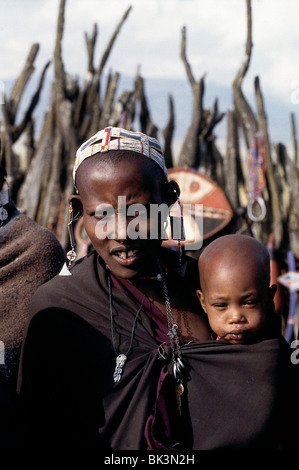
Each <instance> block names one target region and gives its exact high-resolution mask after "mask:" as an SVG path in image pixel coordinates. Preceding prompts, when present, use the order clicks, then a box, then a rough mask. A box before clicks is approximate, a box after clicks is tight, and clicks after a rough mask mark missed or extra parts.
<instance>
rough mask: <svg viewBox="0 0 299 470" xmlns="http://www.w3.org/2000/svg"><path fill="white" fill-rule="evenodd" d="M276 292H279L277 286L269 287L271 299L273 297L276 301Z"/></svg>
mask: <svg viewBox="0 0 299 470" xmlns="http://www.w3.org/2000/svg"><path fill="white" fill-rule="evenodd" d="M276 291H277V285H276V284H272V286H270V287H269V292H270V297H271V299H272V300H274V296H275V294H276Z"/></svg>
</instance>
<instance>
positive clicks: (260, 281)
mask: <svg viewBox="0 0 299 470" xmlns="http://www.w3.org/2000/svg"><path fill="white" fill-rule="evenodd" d="M198 268H199V277H200V287H201V288H200V289H199V290H198V291H197V296H198V298H199V300H200V302H201V305H202V307H203V309H204V311H205V312H206V314H207V315H208V319H209V323H210V326H211V329H212V330H213V332H214V333H215V334H216V336H217V339H222V340H225V341H227V342H228V343H231V344H243V343H252V342H255V341H257V340H258V339H262V338H263V337H264V335H265V334H266V330H267V328H268V325H269V324H271V323H272V322H271V321H270V320H271V319H273V321H274V303H273V299H274V295H275V292H276V285H272V286H270V257H269V253H268V250H267V248H266V247H264V246H263V245H262V244H261V243H260V242H258V241H257V240H255V239H254V238H252V237H248V236H246V235H226V236H223V237H220V238H218V239H216V240H215V241H213V242H212V243H210V244H209V245H208V246H207V247H206V248H205V249H204V251H203V252H202V254H201V256H200V257H199V260H198Z"/></svg>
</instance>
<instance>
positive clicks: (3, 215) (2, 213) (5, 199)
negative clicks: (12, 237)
mask: <svg viewBox="0 0 299 470" xmlns="http://www.w3.org/2000/svg"><path fill="white" fill-rule="evenodd" d="M4 183H6V189H2V191H0V227H1V225H2V224H3V222H4V220H6V219H7V218H8V212H7V210H6V209H5V208H4V206H5V205H6V204H8V203H9V187H8V183H7V178H6V176H5V177H4Z"/></svg>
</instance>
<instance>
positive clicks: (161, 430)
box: [19, 250, 293, 450]
mask: <svg viewBox="0 0 299 470" xmlns="http://www.w3.org/2000/svg"><path fill="white" fill-rule="evenodd" d="M167 251H168V252H169V253H171V252H170V250H167ZM161 256H162V254H161ZM171 256H172V255H171ZM162 259H163V261H164V262H165V263H166V265H167V266H168V269H171V267H170V261H171V259H168V260H166V258H165V257H164V258H163V257H162ZM193 262H194V263H195V260H191V259H190V260H189V263H193ZM71 271H72V276H66V277H59V276H57V277H55V278H54V279H52V280H51V281H49V282H48V283H46V284H44V285H43V286H41V287H40V288H39V289H38V290H37V292H36V293H35V295H34V297H33V299H32V303H31V315H32V319H31V321H30V324H29V327H28V331H27V336H26V340H25V343H24V349H23V361H22V374H23V377H21V378H20V384H19V390H20V396H21V400H22V403H23V405H24V406H25V412H26V414H27V416H28V420H27V425H28V436H29V437H30V438H29V440H30V444H31V445H33V446H39V447H42V446H43V445H44V446H49V445H53V446H55V447H56V448H59V446H61V447H67V446H70V447H72V446H76V447H85V448H88V447H91V448H94V447H98V448H108V449H114V450H142V449H168V450H171V449H177V450H180V449H183V450H190V449H192V450H214V449H240V448H241V449H276V448H277V447H278V446H279V445H280V444H279V442H280V440H281V435H282V434H283V435H285V436H286V432H287V431H288V423H287V422H286V421H287V419H288V418H292V416H291V415H290V413H289V411H288V406H289V405H290V403H291V392H292V390H293V389H291V388H290V385H289V382H288V381H287V378H286V377H287V375H288V371H287V369H288V365H289V364H290V360H289V356H288V348H287V345H286V343H285V342H283V340H281V339H280V338H272V339H271V338H270V339H267V340H265V341H261V342H259V343H258V344H254V345H230V344H227V343H224V342H222V341H207V342H191V343H187V344H184V345H183V346H182V353H183V360H184V362H185V364H186V377H185V379H186V381H185V384H184V386H185V391H184V393H183V395H182V414H181V416H179V415H178V413H177V412H176V401H175V384H174V380H173V377H172V376H171V374H170V373H169V354H168V346H167V341H168V337H167V321H166V318H164V317H163V316H162V315H161V317H163V318H161V319H160V321H161V323H160V325H159V326H157V324H156V323H154V322H153V320H152V319H151V318H150V308H151V307H150V306H148V311H147V313H144V312H143V311H142V312H141V314H140V315H139V317H138V320H137V324H136V328H135V333H134V340H133V347H132V350H131V353H130V354H129V356H128V360H127V362H126V364H125V366H124V370H123V375H122V378H121V380H120V382H118V383H116V384H115V383H114V382H113V371H114V368H115V357H116V356H115V352H114V350H113V346H112V343H111V323H110V312H109V300H108V287H107V272H106V269H105V266H104V265H103V262H102V260H101V258H100V257H99V256H98V255H97V254H96V253H95V252H91V253H90V254H89V255H87V256H86V257H85V258H83V259H81V260H79V261H78V262H77V263H76V264H75V265H74V266H73V268H72V269H71ZM187 271H188V269H187ZM182 285H183V284H182ZM185 292H186V296H187V295H190V292H191V291H190V292H188V290H187V288H186V291H185ZM139 305H140V303H139V300H138V299H136V301H134V300H133V299H132V298H130V297H129V296H128V295H126V293H125V292H123V291H122V290H121V289H116V288H114V289H113V316H114V317H113V318H114V335H115V341H116V346H117V348H118V350H120V351H121V352H124V351H127V349H128V346H129V343H130V338H131V331H132V324H133V321H134V316H135V314H136V311H137V309H138V307H139ZM156 338H157V339H156ZM119 341H120V343H119ZM161 343H162V346H161ZM285 347H286V351H287V359H286V362H285V356H284V354H285ZM286 395H287V396H286ZM286 398H287V399H286Z"/></svg>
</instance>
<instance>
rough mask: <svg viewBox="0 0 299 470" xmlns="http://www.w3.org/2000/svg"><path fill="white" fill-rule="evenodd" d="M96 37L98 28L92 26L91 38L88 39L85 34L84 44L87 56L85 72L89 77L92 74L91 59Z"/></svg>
mask: <svg viewBox="0 0 299 470" xmlns="http://www.w3.org/2000/svg"><path fill="white" fill-rule="evenodd" d="M97 36H98V28H97V25H96V24H94V26H93V31H92V34H91V36H90V37H89V36H88V34H87V33H85V42H86V47H87V56H88V65H87V72H88V73H90V74H91V75H93V74H94V72H95V70H94V65H93V58H94V49H95V44H96V40H97Z"/></svg>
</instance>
